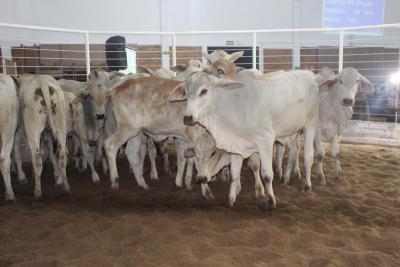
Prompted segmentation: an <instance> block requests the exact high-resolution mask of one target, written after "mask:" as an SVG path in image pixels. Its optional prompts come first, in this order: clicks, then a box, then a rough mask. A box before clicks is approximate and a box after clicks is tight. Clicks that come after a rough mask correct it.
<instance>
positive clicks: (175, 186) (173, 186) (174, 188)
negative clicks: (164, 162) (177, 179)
mask: <svg viewBox="0 0 400 267" xmlns="http://www.w3.org/2000/svg"><path fill="white" fill-rule="evenodd" d="M179 190H181V187H180V186H178V185H177V184H176V183H174V184H173V185H172V188H171V191H172V192H178V191H179Z"/></svg>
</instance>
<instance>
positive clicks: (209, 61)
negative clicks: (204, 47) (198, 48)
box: [202, 51, 212, 64]
mask: <svg viewBox="0 0 400 267" xmlns="http://www.w3.org/2000/svg"><path fill="white" fill-rule="evenodd" d="M202 54H203V57H204V58H205V59H206V60H207V64H212V59H211V56H210V55H209V54H208V53H207V52H205V51H203V53H202Z"/></svg>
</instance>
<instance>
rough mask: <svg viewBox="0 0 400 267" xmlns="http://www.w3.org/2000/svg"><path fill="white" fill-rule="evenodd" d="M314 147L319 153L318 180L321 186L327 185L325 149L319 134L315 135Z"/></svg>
mask: <svg viewBox="0 0 400 267" xmlns="http://www.w3.org/2000/svg"><path fill="white" fill-rule="evenodd" d="M314 147H315V151H316V153H317V161H318V174H317V180H318V184H319V185H326V180H325V174H324V169H323V162H324V158H325V149H324V146H323V144H322V140H321V135H320V133H319V132H317V134H316V135H315V140H314Z"/></svg>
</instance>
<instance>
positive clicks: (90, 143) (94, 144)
mask: <svg viewBox="0 0 400 267" xmlns="http://www.w3.org/2000/svg"><path fill="white" fill-rule="evenodd" d="M96 144H97V142H96V141H94V140H88V145H89V146H92V147H93V146H96Z"/></svg>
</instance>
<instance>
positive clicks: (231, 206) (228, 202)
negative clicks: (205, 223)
mask: <svg viewBox="0 0 400 267" xmlns="http://www.w3.org/2000/svg"><path fill="white" fill-rule="evenodd" d="M233 205H235V201H234V200H232V199H228V200H227V201H226V207H227V208H229V209H231V208H233Z"/></svg>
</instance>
